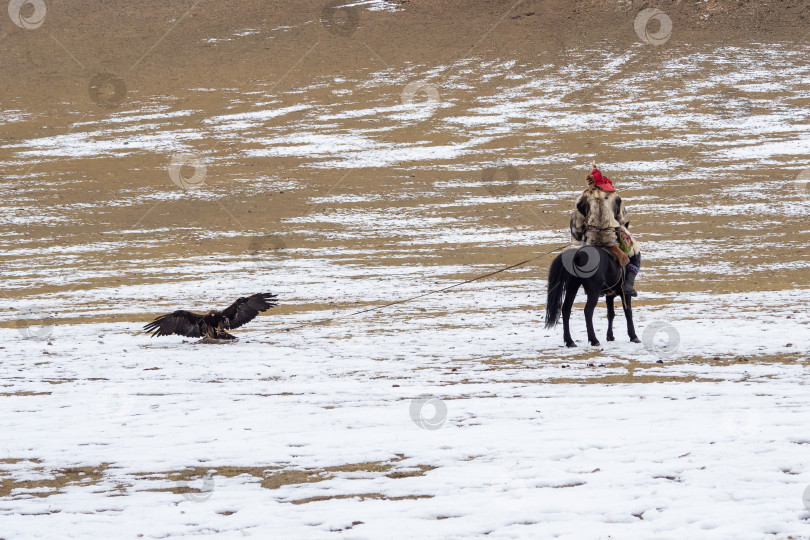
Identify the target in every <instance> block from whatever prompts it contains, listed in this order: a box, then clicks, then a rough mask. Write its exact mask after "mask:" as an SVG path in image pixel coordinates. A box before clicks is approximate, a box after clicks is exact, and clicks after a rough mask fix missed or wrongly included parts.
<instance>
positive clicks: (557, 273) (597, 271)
mask: <svg viewBox="0 0 810 540" xmlns="http://www.w3.org/2000/svg"><path fill="white" fill-rule="evenodd" d="M623 282H624V272H623V270H622V267H621V266H619V263H618V262H617V261H616V258H615V257H614V256H613V255H611V254H610V252H609V251H607V250H604V249H602V248H600V247H596V246H588V245H586V246H582V247H580V248H578V249H568V250H565V251H563V252H562V253H561V254H560V255H558V256H557V258H556V259H554V261H553V262H552V263H551V268H550V269H549V272H548V299H547V302H546V321H545V323H546V328H553V327H554V326H556V325H557V322H558V321H559V320H560V313H562V317H563V338H564V339H565V345H566V346H568V347H576V346H577V344H576V343H574V340H573V339H571V330H570V328H569V325H568V321H569V319H570V318H571V307H572V306H573V305H574V298H576V296H577V291H578V290H579V286H580V285H582V286H583V287H584V288H585V293H586V294H587V295H588V300H587V301H586V302H585V324H586V325H587V327H588V341H590V342H591V345H599V340H598V339H596V333H595V332H594V331H593V310H594V309H595V308H596V304H597V303H598V302H599V297H600V296H602V295H605V300H606V301H607V314H608V330H607V340H608V341H614V340H615V338H614V337H613V319H614V318H615V316H616V311H615V309H614V308H613V300H614V299H615V298H616V297H617V296H619V297H620V298H622V300H623V301H622V307H623V308H624V316H625V318H626V319H627V334H628V335H629V336H630V341H632V342H633V343H641V340H640V339H638V336H636V329H635V328H634V327H633V310H632V307H631V305H630V296H629V295H625V294H623ZM563 295H565V300H564V301H563Z"/></svg>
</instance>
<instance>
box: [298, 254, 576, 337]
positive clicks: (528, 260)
mask: <svg viewBox="0 0 810 540" xmlns="http://www.w3.org/2000/svg"><path fill="white" fill-rule="evenodd" d="M566 246H568V243H565V244H562V245H560V246H558V247H555V248H554V249H552V250H551V251H547V252H545V253H540V254H539V255H535V256H534V257H532V258H530V259H526V260H525V261H520V262H519V263H515V264H510V265H509V266H506V267H504V268H501V269H499V270H495V271H494V272H488V273H486V274H483V275H480V276H477V277H474V278H471V279H467V280H464V281H461V282H459V283H455V284H453V285H449V286H447V287H443V288H441V289H436V290H433V291H428V292H426V293H422V294H418V295H416V296H411V297H410V298H404V299H402V300H395V301H393V302H388V303H387V304H383V305H381V306H373V307H370V308H365V309H361V310H359V311H354V312H352V313H347V314H346V315H337V316H335V317H329V318H327V319H321V320H320V321H314V322H309V323H302V324H299V325H297V326H292V327H289V328H285V329H284V330H283V331H284V332H289V331H290V330H297V329H299V328H304V327H306V326H315V325H318V324H326V323H328V322H332V321H336V320H340V319H348V318H349V317H354V316H356V315H360V314H361V313H368V312H371V311H379V310H381V309H385V308H388V307H391V306H396V305H397V304H404V303H406V302H412V301H414V300H418V299H419V298H424V297H426V296H430V295H433V294H439V293H442V292H445V291H449V290H450V289H455V288H456V287H461V286H462V285H467V284H468V283H473V282H474V281H479V280H481V279H485V278H488V277H492V276H494V275H496V274H500V273H501V272H506V271H507V270H511V269H513V268H517V267H518V266H523V265H524V264H529V263H530V262H533V261H536V260H537V259H539V258H541V257H545V256H546V255H550V254H552V253H554V252H555V251H559V250H561V249H563V248H565V247H566Z"/></svg>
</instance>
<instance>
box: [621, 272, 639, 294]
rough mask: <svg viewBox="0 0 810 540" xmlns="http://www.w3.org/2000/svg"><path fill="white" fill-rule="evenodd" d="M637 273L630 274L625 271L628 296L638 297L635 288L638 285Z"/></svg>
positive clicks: (625, 291) (625, 289) (625, 285)
mask: <svg viewBox="0 0 810 540" xmlns="http://www.w3.org/2000/svg"><path fill="white" fill-rule="evenodd" d="M636 273H637V272H630V271H628V270H627V269H625V271H624V293H625V294H626V295H628V296H638V293H637V292H636V290H635V289H634V288H633V285H634V284H635V283H636Z"/></svg>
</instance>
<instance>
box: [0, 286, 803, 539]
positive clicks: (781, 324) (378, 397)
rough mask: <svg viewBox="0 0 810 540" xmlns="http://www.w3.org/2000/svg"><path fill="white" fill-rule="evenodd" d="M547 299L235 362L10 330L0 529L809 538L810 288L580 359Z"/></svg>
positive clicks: (327, 329)
mask: <svg viewBox="0 0 810 540" xmlns="http://www.w3.org/2000/svg"><path fill="white" fill-rule="evenodd" d="M527 277H528V276H527ZM398 279H399V280H400V281H401V282H402V283H406V282H407V280H408V278H407V276H399V277H398ZM392 281H393V280H392ZM351 283H355V284H356V285H355V286H356V287H360V283H359V282H358V281H357V280H347V281H345V284H347V285H349V284H351ZM363 283H365V282H363ZM364 286H367V284H366V285H364ZM535 286H536V282H535V281H533V280H530V279H527V280H523V281H495V282H488V283H481V282H479V283H477V284H473V285H470V286H467V287H466V288H464V289H460V290H456V291H454V292H452V293H443V294H441V295H436V296H431V297H427V298H425V299H423V300H422V301H420V303H419V305H418V306H417V305H409V304H404V305H401V306H395V307H392V308H389V309H388V310H381V311H378V312H374V313H371V314H364V315H363V316H362V317H360V318H358V317H347V316H346V315H348V313H347V312H346V311H345V310H344V311H338V312H335V313H332V312H330V313H326V314H321V315H314V316H311V317H308V318H307V319H306V320H302V319H301V318H300V317H278V316H267V317H260V318H259V319H257V320H256V321H254V323H252V324H251V325H250V328H249V329H246V330H245V331H243V332H241V333H240V335H241V337H242V339H241V340H240V341H239V342H237V343H234V344H229V345H222V346H204V345H193V344H190V343H187V342H184V341H183V340H182V339H181V338H166V339H164V340H156V339H150V338H149V337H147V336H145V335H133V334H134V332H135V331H136V330H137V328H138V326H137V325H135V324H85V325H64V326H63V325H58V326H56V327H55V328H47V327H46V328H34V329H32V331H33V332H35V333H36V332H38V333H39V334H40V335H42V336H43V339H33V338H29V339H24V338H23V336H22V334H21V330H14V329H5V330H1V331H0V336H1V337H2V339H1V341H2V343H3V350H2V352H3V355H4V360H3V362H2V365H1V366H2V380H3V381H4V383H3V386H4V387H3V389H2V393H0V396H2V397H1V398H0V399H2V402H3V410H4V411H6V412H5V413H4V414H3V415H2V416H1V417H0V430H2V432H3V433H6V434H7V436H6V437H4V439H3V442H2V445H0V456H3V458H0V470H2V471H3V472H2V474H3V482H4V486H5V485H10V486H11V491H10V493H7V494H5V495H6V496H4V497H3V499H2V501H1V502H0V512H2V520H1V521H2V533H3V537H4V538H63V537H64V531H65V530H69V531H71V533H73V534H74V535H75V536H77V537H88V536H95V537H102V536H106V537H119V536H120V531H121V530H122V527H125V529H123V530H126V531H128V532H127V533H126V534H125V536H126V537H136V536H137V535H144V537H157V538H160V537H166V536H174V535H188V536H194V535H200V536H202V535H207V534H213V533H218V534H219V535H224V537H241V536H251V535H252V536H257V537H281V538H324V537H332V536H334V537H338V536H340V537H344V536H345V537H349V538H378V537H393V538H413V537H426V538H441V537H447V536H462V535H488V536H495V537H515V536H521V537H534V538H538V537H550V536H560V537H568V538H584V537H587V538H607V537H613V538H628V537H644V538H652V537H655V538H685V537H686V538H695V537H707V536H711V537H715V538H721V537H722V538H754V537H762V536H767V535H773V534H775V535H778V537H785V538H786V537H788V536H787V535H793V537H806V536H807V535H808V534H810V526H808V524H807V520H808V519H810V511H808V509H806V508H805V506H804V503H803V499H802V496H803V493H804V490H805V489H806V488H807V486H808V485H810V454H808V452H807V445H810V433H808V432H807V425H808V419H809V418H810V405H808V403H807V400H806V393H807V392H806V385H807V384H808V383H809V382H810V376H809V375H808V372H807V357H806V351H807V350H810V334H809V333H808V332H807V325H808V322H810V314H808V313H807V311H806V310H804V309H800V308H797V307H796V306H800V305H803V303H805V302H807V301H808V300H810V298H808V296H810V295H808V291H807V290H796V291H789V292H785V293H783V294H777V295H773V296H770V297H769V298H767V299H762V301H747V300H746V299H744V298H743V295H737V294H729V295H711V296H701V297H700V298H693V299H690V301H688V302H685V301H682V302H677V300H676V299H675V298H666V299H663V300H665V304H666V305H662V306H660V307H658V308H647V309H645V310H644V312H643V313H639V315H638V321H637V322H638V327H639V333H640V334H641V333H642V331H643V330H644V329H645V328H647V327H648V326H649V325H651V323H652V322H653V321H667V322H668V323H669V324H670V325H671V326H670V328H672V329H673V331H672V332H671V333H669V334H667V333H666V332H660V333H659V335H658V336H650V335H649V332H648V334H647V335H645V344H642V345H635V344H631V343H629V342H628V341H627V338H626V336H625V335H624V332H623V330H622V329H623V321H622V320H621V319H618V322H619V326H618V328H619V331H618V332H617V338H618V341H616V342H614V343H605V345H604V346H603V347H602V348H601V349H593V348H582V349H577V350H569V349H566V348H563V347H561V344H562V339H561V335H560V333H561V332H560V329H559V328H558V329H555V330H553V331H546V330H544V329H542V326H541V319H542V312H541V311H540V310H541V309H542V305H541V304H542V302H540V299H539V297H538V296H539V293H541V292H542V291H537V290H535V288H534V287H535ZM375 290H377V291H378V292H380V294H381V295H384V294H385V290H384V287H382V286H380V287H377V288H376V289H375ZM403 292H407V291H403ZM597 314H598V317H597V331H598V332H599V334H600V335H603V333H604V329H605V322H604V310H599V311H598V312H597ZM330 316H336V317H338V319H337V320H336V321H333V322H331V323H329V324H318V323H319V321H320V320H322V319H323V318H326V317H330ZM340 317H343V318H340ZM307 323H308V324H307ZM298 324H304V326H296V325H298ZM285 329H288V331H285ZM584 333H585V330H584V325H583V324H582V320H581V317H575V319H574V335H575V338H576V339H578V340H579V341H580V342H581V343H582V342H583V341H584ZM763 355H764V356H763ZM775 355H780V356H775ZM658 360H662V361H663V363H658V362H657V361H658ZM11 458H13V459H11ZM17 460H19V461H17ZM234 467H236V468H243V469H244V470H233V468H234ZM69 468H80V470H81V472H82V473H83V474H80V473H76V472H74V473H73V476H68V477H66V476H65V475H66V474H68V473H70V471H65V469H69ZM183 471H185V475H186V476H181V474H183ZM66 478H69V481H67V480H66ZM60 479H61V480H65V482H64V483H63V484H59V481H60ZM29 481H34V483H33V484H30V485H29V484H26V482H29ZM37 481H38V482H37ZM43 481H44V482H43ZM49 481H51V482H56V484H59V485H58V486H56V485H55V484H49V483H48V482H49ZM184 482H186V483H184ZM9 483H10V484H9ZM4 489H5V488H4ZM808 504H810V503H808Z"/></svg>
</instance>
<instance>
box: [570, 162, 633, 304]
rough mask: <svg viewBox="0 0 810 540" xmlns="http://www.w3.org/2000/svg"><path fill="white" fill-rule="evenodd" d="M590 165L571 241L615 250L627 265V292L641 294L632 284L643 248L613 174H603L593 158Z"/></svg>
mask: <svg viewBox="0 0 810 540" xmlns="http://www.w3.org/2000/svg"><path fill="white" fill-rule="evenodd" d="M591 168H592V170H591V173H590V174H589V175H588V189H586V190H585V191H583V192H582V195H580V196H579V198H578V199H577V202H576V206H575V208H574V211H573V212H572V213H571V243H572V244H573V245H577V246H582V245H585V244H588V245H594V246H599V247H602V248H605V249H606V250H608V251H609V252H610V253H612V254H613V255H614V256H615V257H616V260H617V261H618V262H619V264H620V265H621V266H622V267H624V268H625V269H626V271H625V277H624V291H625V293H626V294H628V295H630V296H638V293H637V292H636V290H635V289H634V288H633V285H634V283H635V281H636V274H638V271H639V269H640V267H641V250H640V249H639V246H638V243H637V242H635V241H633V239H632V237H631V236H630V233H629V232H627V228H628V227H629V226H630V220H629V219H628V218H627V210H625V208H624V203H623V202H622V199H621V197H619V194H618V193H616V189H615V188H614V187H613V183H612V182H611V181H610V178H608V177H606V176H602V172H601V171H600V170H599V169H597V168H596V163H594V162H591Z"/></svg>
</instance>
